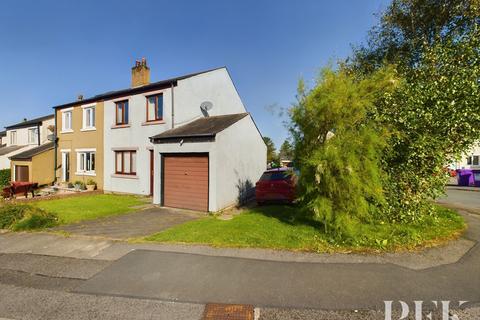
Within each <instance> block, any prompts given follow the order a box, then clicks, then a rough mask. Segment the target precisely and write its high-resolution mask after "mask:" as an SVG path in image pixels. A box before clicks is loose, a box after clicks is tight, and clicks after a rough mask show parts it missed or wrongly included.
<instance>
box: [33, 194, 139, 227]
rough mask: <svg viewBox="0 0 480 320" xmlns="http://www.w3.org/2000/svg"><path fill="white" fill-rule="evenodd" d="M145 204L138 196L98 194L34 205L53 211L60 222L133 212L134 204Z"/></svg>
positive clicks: (46, 201) (45, 201)
mask: <svg viewBox="0 0 480 320" xmlns="http://www.w3.org/2000/svg"><path fill="white" fill-rule="evenodd" d="M141 204H145V202H143V201H142V200H141V198H139V197H136V196H127V195H115V194H98V195H91V196H80V197H71V198H64V199H56V200H44V201H39V202H34V203H33V206H35V207H38V208H40V209H43V210H45V211H47V212H50V213H53V214H55V215H56V216H57V217H58V222H59V223H60V224H68V223H73V222H78V221H82V220H91V219H97V218H101V217H107V216H112V215H118V214H122V213H127V212H131V211H133V210H132V207H133V206H137V205H141Z"/></svg>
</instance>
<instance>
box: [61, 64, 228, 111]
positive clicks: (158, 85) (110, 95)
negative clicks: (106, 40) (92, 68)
mask: <svg viewBox="0 0 480 320" xmlns="http://www.w3.org/2000/svg"><path fill="white" fill-rule="evenodd" d="M222 68H225V67H219V68H214V69H210V70H205V71H200V72H195V73H190V74H186V75H183V76H179V77H175V78H171V79H166V80H161V81H157V82H153V83H150V84H147V85H144V86H141V87H135V88H129V89H123V90H118V91H109V92H105V93H102V94H98V95H96V96H93V97H90V98H87V99H83V100H76V101H73V102H69V103H66V104H61V105H58V106H55V107H53V108H55V109H61V108H68V107H73V106H77V105H79V104H86V103H92V102H96V101H102V100H109V99H115V98H119V97H122V96H126V95H133V94H139V93H143V92H147V91H152V90H157V89H162V88H167V87H169V86H171V85H176V84H177V81H178V80H183V79H187V78H190V77H193V76H197V75H199V74H202V73H207V72H211V71H215V70H219V69H222Z"/></svg>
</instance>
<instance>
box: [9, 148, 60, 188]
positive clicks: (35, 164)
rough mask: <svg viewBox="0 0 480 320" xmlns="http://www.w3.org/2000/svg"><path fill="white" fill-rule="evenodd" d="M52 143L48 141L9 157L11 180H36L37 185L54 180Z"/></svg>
mask: <svg viewBox="0 0 480 320" xmlns="http://www.w3.org/2000/svg"><path fill="white" fill-rule="evenodd" d="M53 149H54V143H53V142H48V143H45V144H42V145H40V146H37V147H35V148H32V149H28V150H26V151H23V152H20V153H17V154H16V155H14V156H11V157H10V161H11V167H10V168H11V170H12V177H11V179H12V181H24V182H27V181H29V182H36V183H38V185H47V184H51V183H52V182H53V181H54V174H53V170H52V165H53V162H54V157H55V153H54V150H53Z"/></svg>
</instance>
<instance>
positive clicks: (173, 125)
mask: <svg viewBox="0 0 480 320" xmlns="http://www.w3.org/2000/svg"><path fill="white" fill-rule="evenodd" d="M171 85H172V129H173V128H174V127H175V108H174V102H175V98H174V93H173V87H174V86H173V82H172V83H171Z"/></svg>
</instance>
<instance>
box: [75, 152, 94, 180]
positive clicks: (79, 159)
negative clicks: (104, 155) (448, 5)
mask: <svg viewBox="0 0 480 320" xmlns="http://www.w3.org/2000/svg"><path fill="white" fill-rule="evenodd" d="M75 152H76V153H77V172H75V174H76V175H77V176H96V173H95V169H93V170H87V156H86V154H87V153H89V154H94V155H95V156H94V157H95V166H96V165H97V163H96V162H97V150H96V149H76V150H75ZM82 155H83V159H82ZM82 164H83V168H84V169H81V167H82Z"/></svg>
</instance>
